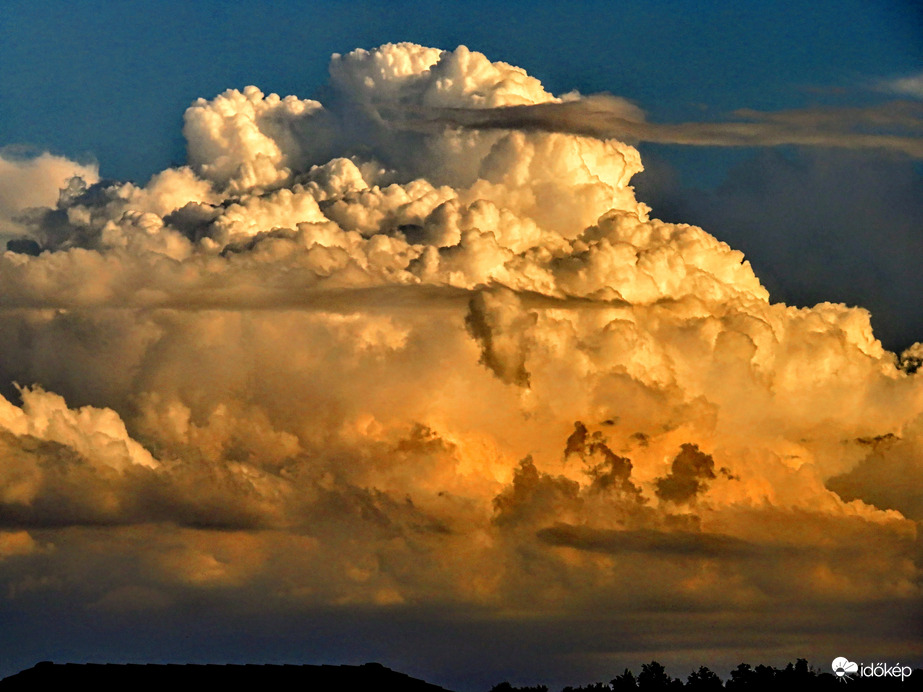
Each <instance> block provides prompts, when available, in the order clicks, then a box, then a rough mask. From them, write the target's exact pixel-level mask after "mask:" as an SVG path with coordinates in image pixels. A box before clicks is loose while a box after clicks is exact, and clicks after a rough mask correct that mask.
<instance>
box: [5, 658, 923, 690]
mask: <svg viewBox="0 0 923 692" xmlns="http://www.w3.org/2000/svg"><path fill="white" fill-rule="evenodd" d="M197 684H201V685H208V686H211V687H212V688H214V687H215V686H223V685H227V686H228V687H230V686H232V685H233V686H241V685H242V686H249V685H255V686H260V687H276V686H278V687H277V688H278V689H304V690H338V691H339V690H356V691H365V690H389V691H392V690H393V691H394V692H448V690H446V689H445V688H443V687H439V686H438V685H432V684H430V683H428V682H424V681H423V680H418V679H416V678H412V677H410V676H409V675H405V674H404V673H398V672H396V671H393V670H391V669H389V668H386V667H384V666H383V665H381V664H379V663H366V664H364V665H361V666H328V665H196V664H186V665H179V664H147V665H143V664H111V663H109V664H99V663H51V662H48V661H43V662H41V663H38V664H36V665H35V666H34V667H32V668H28V669H26V670H24V671H22V672H19V673H16V674H15V675H11V676H9V677H7V678H4V679H3V680H0V692H15V691H16V690H30V691H32V690H36V689H46V688H58V689H68V688H70V687H79V686H84V685H89V686H92V688H95V689H96V690H97V691H98V692H105V691H106V690H115V689H120V690H122V689H131V690H132V692H139V691H141V692H143V691H144V690H148V689H150V690H155V689H156V690H157V691H158V692H162V691H163V689H164V686H165V685H182V686H187V685H197ZM844 684H845V685H848V686H844ZM52 686H54V687H52ZM58 686H61V687H58ZM790 687H791V688H792V689H797V690H801V689H804V690H811V691H812V692H814V691H820V692H824V691H826V690H837V691H840V690H857V691H858V690H923V670H921V669H916V670H914V671H913V672H912V674H910V675H908V676H905V677H904V679H903V680H901V678H900V677H894V676H887V675H882V676H879V677H862V676H861V675H858V674H854V675H853V676H851V677H849V678H843V677H841V678H838V677H837V676H835V675H833V674H832V673H827V672H822V671H817V670H814V669H812V668H809V667H808V664H807V661H806V660H804V659H798V662H797V663H795V664H792V663H789V664H788V666H786V667H785V668H772V667H770V666H762V665H760V666H756V667H755V668H752V667H751V666H750V665H749V664H747V663H741V664H740V665H739V666H737V668H735V669H734V670H733V671H731V675H730V677H729V678H728V679H727V680H726V681H725V680H722V679H721V678H720V677H719V676H718V675H717V674H715V673H714V672H712V671H711V670H709V669H708V668H704V667H703V668H699V669H698V670H697V671H695V672H693V673H691V674H690V675H689V676H688V678H687V679H686V680H685V681H683V680H682V679H681V678H673V677H671V676H670V675H668V674H667V672H666V670H665V669H664V667H663V666H662V665H660V664H659V663H657V662H656V661H652V662H651V663H648V664H645V665H643V666H641V672H640V673H639V674H638V675H637V676H636V675H635V674H634V673H633V672H632V671H630V670H627V669H626V670H625V671H624V672H623V673H622V674H621V675H617V676H616V677H615V678H613V679H612V680H611V681H609V682H608V683H603V682H596V683H592V684H589V685H583V686H580V687H565V688H564V690H563V691H562V692H627V691H630V690H638V691H640V692H681V691H683V690H691V691H694V692H718V690H732V691H750V690H758V691H760V692H762V691H764V690H765V691H771V690H785V689H788V688H790ZM490 692H548V688H547V687H545V686H544V685H539V686H535V687H515V686H513V685H511V684H510V683H508V682H501V683H500V684H498V685H495V686H494V687H493V688H492V689H491V690H490Z"/></svg>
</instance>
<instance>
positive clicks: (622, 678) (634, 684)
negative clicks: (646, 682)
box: [609, 668, 638, 692]
mask: <svg viewBox="0 0 923 692" xmlns="http://www.w3.org/2000/svg"><path fill="white" fill-rule="evenodd" d="M609 686H610V687H611V688H612V692H628V690H636V689H638V681H637V680H635V674H634V673H632V672H631V671H630V670H628V668H626V669H625V672H624V673H622V674H621V675H616V676H615V677H614V678H613V679H612V681H611V682H610V683H609Z"/></svg>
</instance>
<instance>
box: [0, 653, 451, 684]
mask: <svg viewBox="0 0 923 692" xmlns="http://www.w3.org/2000/svg"><path fill="white" fill-rule="evenodd" d="M193 685H196V686H198V685H202V686H203V688H202V689H213V688H214V687H215V686H220V687H222V688H224V689H231V688H232V686H233V688H234V689H239V688H241V687H243V688H244V689H277V690H360V691H361V690H395V692H447V690H445V688H442V687H439V686H437V685H431V684H429V683H427V682H424V681H422V680H417V679H416V678H412V677H410V676H409V675H405V674H403V673H398V672H395V671H393V670H391V669H389V668H385V667H384V666H383V665H380V664H378V663H366V664H365V665H361V666H323V665H321V666H310V665H300V666H296V665H154V664H149V665H139V664H125V665H114V664H94V663H49V662H47V661H44V662H42V663H39V664H37V665H35V666H34V667H33V668H29V669H27V670H24V671H22V672H20V673H17V674H15V675H11V676H10V677H8V678H4V679H3V680H0V690H2V692H15V691H16V690H29V691H30V692H34V691H35V690H56V689H63V690H66V689H77V688H84V687H86V689H90V690H116V689H118V690H132V692H139V691H143V690H148V689H150V690H157V691H158V692H163V690H164V689H170V686H182V687H183V688H187V687H190V686H193ZM225 686H226V687H225Z"/></svg>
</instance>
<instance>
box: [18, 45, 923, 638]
mask: <svg viewBox="0 0 923 692" xmlns="http://www.w3.org/2000/svg"><path fill="white" fill-rule="evenodd" d="M572 103H577V104H578V106H576V107H579V108H583V107H584V105H585V103H584V102H583V101H580V100H577V101H574V97H572V96H567V97H555V96H554V95H552V94H550V93H548V92H546V91H545V90H544V88H543V87H542V86H541V84H540V83H539V82H538V80H536V79H534V78H532V77H530V76H529V75H528V74H526V73H525V72H524V71H523V70H521V69H519V68H516V67H513V66H510V65H506V64H504V63H493V62H491V61H490V60H489V59H488V58H486V57H485V56H483V55H481V54H479V53H475V52H472V51H469V50H468V49H465V48H458V49H456V50H455V51H448V52H447V51H440V50H436V49H431V48H424V47H421V46H416V45H412V44H395V45H387V46H382V47H381V48H378V49H375V50H371V51H365V50H358V51H354V52H353V53H350V54H347V55H343V56H334V58H333V61H332V63H331V96H330V99H329V103H324V104H321V103H319V102H316V101H306V100H301V99H298V98H296V97H285V98H280V97H278V96H277V95H274V94H269V95H266V94H264V93H262V92H261V91H259V90H258V89H256V88H255V87H248V88H246V89H244V90H243V91H234V90H231V91H227V92H225V93H223V94H221V95H219V96H217V97H215V98H213V99H212V100H205V99H201V100H199V101H197V102H196V103H195V104H193V105H192V106H191V107H190V108H189V110H187V112H186V125H185V128H184V133H185V135H186V137H187V141H188V149H189V165H188V166H184V167H178V168H174V169H169V170H167V171H164V172H162V173H160V174H159V175H157V176H155V177H154V178H152V179H151V181H150V182H149V183H148V184H147V185H145V186H143V187H139V186H136V185H133V184H131V183H120V182H113V181H96V180H95V179H94V178H93V176H91V175H86V176H83V177H82V178H80V179H72V180H71V181H70V182H69V183H67V185H66V188H65V189H64V191H63V192H62V193H61V194H60V195H59V196H58V197H57V201H54V200H49V201H47V202H45V204H46V207H45V208H44V209H39V210H34V211H32V212H30V213H29V214H28V217H27V230H28V233H29V239H30V240H31V242H32V243H33V245H30V246H29V249H30V250H34V251H29V252H24V251H22V250H25V249H27V248H26V247H25V246H23V245H14V246H11V248H10V250H9V251H7V252H6V253H4V254H3V255H2V256H0V333H2V334H3V335H4V338H3V339H2V340H0V384H2V385H3V387H4V389H3V391H4V393H5V395H6V398H5V399H2V400H0V445H2V456H0V459H2V466H0V469H2V473H0V531H2V532H3V533H0V560H2V561H0V579H2V580H3V581H4V584H5V587H6V591H5V593H6V594H7V595H8V596H7V597H8V600H9V601H10V602H12V603H13V604H14V606H11V607H16V608H26V609H28V608H31V607H34V604H35V603H38V602H40V601H41V598H42V597H43V596H42V594H46V593H56V594H58V596H59V598H60V599H62V602H66V603H69V604H72V607H73V608H75V609H84V608H92V609H94V612H106V613H119V612H129V611H130V612H145V611H146V609H159V610H166V611H170V612H172V611H171V609H173V608H176V612H177V613H180V612H183V611H182V607H184V606H182V605H181V604H184V603H185V604H187V605H188V604H189V603H193V602H195V603H199V602H204V601H201V600H197V599H205V600H206V601H207V600H208V599H217V600H215V601H214V602H219V601H222V599H229V600H231V601H234V603H235V605H234V608H237V609H238V610H235V611H234V612H249V611H248V610H247V608H248V607H249V606H248V605H247V604H250V603H260V604H262V606H261V607H264V608H266V609H269V610H270V611H272V612H273V613H277V614H278V615H279V617H280V618H282V617H286V616H287V615H286V614H290V613H304V612H311V611H312V609H314V610H317V609H326V610H325V612H330V611H329V609H333V610H334V611H337V612H347V611H350V612H351V609H361V608H366V609H369V608H370V609H372V610H373V611H374V612H378V611H377V610H375V609H392V610H390V611H387V612H394V611H396V610H398V609H402V608H403V609H408V610H406V611H401V612H414V613H418V614H420V617H421V618H423V619H426V617H428V616H431V615H432V614H433V613H436V612H440V611H441V610H442V609H445V608H452V609H454V610H453V612H457V613H459V614H460V615H459V618H460V619H461V620H465V619H466V618H467V617H468V615H466V614H470V613H473V612H475V611H476V612H478V613H482V614H485V613H486V614H489V616H490V617H491V618H496V619H498V620H504V619H505V618H507V617H511V616H512V615H511V614H516V613H520V614H521V613H526V612H528V613H532V614H533V615H535V616H540V617H542V618H552V619H553V618H556V617H561V618H565V619H566V618H578V619H579V618H583V617H585V616H586V614H587V613H599V612H604V611H605V610H607V609H614V610H619V609H622V610H623V611H624V612H628V611H629V610H632V609H637V608H639V607H641V606H639V604H642V605H643V604H647V605H645V606H644V607H648V606H649V607H650V608H654V609H655V610H656V611H657V612H658V613H660V614H661V615H663V614H665V613H668V612H672V611H675V610H677V609H688V608H703V609H706V610H708V611H709V612H724V611H725V610H728V611H729V612H737V611H739V610H748V609H757V610H759V609H765V610H767V611H771V610H773V609H775V608H776V607H777V606H778V605H779V604H780V603H785V604H789V605H791V604H796V605H797V604H805V605H806V609H805V612H806V613H808V615H807V616H806V617H808V616H810V617H812V618H813V617H815V616H816V613H817V608H816V607H815V606H817V604H818V603H819V602H820V601H823V602H824V603H828V602H836V603H838V604H843V603H848V604H854V605H857V608H858V606H862V605H864V604H869V603H872V602H876V603H878V602H882V601H885V600H887V601H888V602H894V603H898V604H903V605H904V606H905V607H906V608H917V607H918V604H919V602H920V601H919V597H920V572H919V565H920V562H919V542H918V540H917V531H918V523H917V520H918V512H917V510H918V502H917V501H916V500H914V499H913V497H909V496H905V495H904V494H898V495H899V496H898V495H895V494H893V493H888V492H885V491H884V490H883V488H886V487H887V485H888V479H890V478H892V476H893V475H894V474H895V473H897V470H898V469H905V470H906V469H908V468H909V469H916V471H914V473H917V471H918V470H919V455H916V454H915V452H914V450H916V449H917V448H918V446H919V445H920V444H921V439H923V438H921V436H920V432H919V431H920V429H921V428H920V422H919V421H920V420H923V388H921V384H920V380H919V375H917V374H915V373H914V372H913V370H914V368H912V367H909V366H908V365H907V363H909V362H910V359H912V357H913V355H914V354H915V353H916V351H915V350H913V349H911V350H910V351H908V352H907V353H906V354H905V358H904V360H903V361H899V359H898V357H897V356H895V354H893V353H890V352H888V351H886V350H885V349H884V348H883V347H882V345H881V343H880V342H879V341H878V340H877V339H876V338H875V335H874V334H873V332H872V330H871V327H870V323H869V315H868V313H867V312H866V311H865V310H863V309H861V308H850V307H847V306H845V305H842V304H833V303H821V304H818V305H816V306H814V307H810V308H795V307H790V306H786V305H784V304H781V303H772V302H770V300H769V294H768V292H767V291H766V289H765V288H764V287H763V285H762V284H761V283H760V281H759V279H758V278H757V276H756V275H755V274H754V272H753V271H752V268H751V267H750V265H749V263H748V262H747V261H746V259H745V258H744V256H743V254H742V253H741V252H739V251H737V250H734V249H732V248H730V247H729V246H728V245H726V244H725V243H722V242H720V241H718V240H717V239H716V238H714V237H713V236H711V235H710V234H709V233H707V232H706V231H705V230H703V229H701V228H698V227H696V226H690V225H687V224H674V223H667V222H664V221H661V220H658V219H655V218H651V216H650V209H649V208H648V207H647V206H646V205H645V204H643V203H640V202H638V201H637V200H636V199H635V196H634V190H633V189H632V187H631V185H630V181H631V177H632V175H634V174H635V173H637V172H638V171H640V170H641V162H640V158H639V156H638V153H637V151H636V150H635V149H634V148H633V147H631V146H630V145H628V144H625V143H623V142H621V141H618V140H617V139H613V138H611V135H612V133H610V132H608V131H607V132H600V131H595V132H575V131H572V130H566V131H557V129H555V128H538V127H531V126H526V125H525V124H523V123H519V124H514V123H512V122H507V123H506V124H505V125H503V127H500V126H499V125H496V124H493V125H489V126H488V125H484V124H483V123H481V124H478V121H475V120H472V121H471V122H470V123H467V125H468V126H467V127H464V128H453V129H443V128H439V129H435V130H433V129H429V128H422V129H406V128H399V127H395V125H394V122H393V120H391V119H389V118H390V116H389V113H390V112H393V111H395V110H403V111H405V112H411V113H412V112H415V111H419V109H434V108H435V109H460V111H459V112H464V113H466V114H475V113H478V112H481V111H483V112H484V113H486V114H487V115H488V116H491V115H493V114H495V113H496V112H497V109H507V108H513V109H515V108H525V109H527V111H526V112H544V111H531V110H528V109H533V108H540V107H543V106H548V107H555V108H557V107H558V106H561V107H562V108H569V107H571V106H568V104H572ZM580 104H584V105H580ZM620 108H622V109H623V110H624V114H626V116H627V115H631V114H633V113H634V111H633V110H632V109H631V107H629V106H628V105H625V104H622V105H621V106H620ZM453 112H454V111H453ZM504 112H506V111H504ZM550 112H553V113H556V112H557V111H550ZM563 112H567V111H563ZM634 115H637V114H636V113H634ZM634 115H632V117H634ZM466 117H467V116H466ZM607 117H608V116H607ZM545 130H548V131H545ZM586 135H592V136H586ZM899 366H900V367H899ZM14 383H15V384H16V385H17V386H14ZM889 435H891V436H894V437H895V438H898V437H899V438H900V439H901V444H900V445H894V446H893V447H888V446H886V445H885V446H881V447H880V448H876V449H875V451H874V453H870V451H869V448H868V446H867V445H864V444H862V443H859V442H857V440H863V439H878V438H881V439H890V438H888V436H889ZM24 531H25V532H27V534H26V535H25V536H24V535H22V532H24ZM34 532H38V533H40V537H39V538H36V539H35V542H34V543H33V542H32V538H30V537H31V536H32V533H34ZM857 554H858V555H859V557H854V559H852V560H849V559H847V555H853V556H856V555H857ZM7 555H8V556H9V557H5V556H7ZM767 556H769V557H771V558H772V559H768V557H767ZM39 575H40V576H39ZM209 602H211V601H209ZM176 604H180V605H176ZM69 607H71V606H69ZM81 612H82V611H81ZM382 612H384V611H382ZM857 612H858V610H857ZM427 614H429V615H427ZM812 626H813V625H812ZM702 636H706V633H705V632H704V630H703V632H702ZM779 636H784V633H783V634H780V635H779ZM905 640H908V641H909V639H908V638H907V636H906V633H905V635H904V639H900V641H902V642H904V641H905ZM903 645H904V644H902V646H903ZM907 646H909V644H907Z"/></svg>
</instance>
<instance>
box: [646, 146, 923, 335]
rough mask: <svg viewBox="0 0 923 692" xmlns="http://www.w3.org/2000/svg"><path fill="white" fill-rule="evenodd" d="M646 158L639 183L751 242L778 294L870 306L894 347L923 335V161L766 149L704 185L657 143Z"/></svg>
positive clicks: (670, 215) (674, 206) (737, 243)
mask: <svg viewBox="0 0 923 692" xmlns="http://www.w3.org/2000/svg"><path fill="white" fill-rule="evenodd" d="M645 162H646V165H647V171H645V172H644V173H642V174H641V175H639V176H637V177H636V178H635V181H634V183H635V186H636V189H637V192H638V197H639V198H640V199H643V200H644V201H646V202H648V203H649V204H650V205H651V206H652V207H653V210H654V211H653V214H654V215H655V216H657V217H658V218H662V219H664V220H667V221H674V222H679V221H683V222H686V223H693V224H696V225H699V226H702V227H703V228H704V229H705V230H707V231H708V232H710V233H713V234H714V235H715V236H716V237H718V238H719V239H721V240H723V241H725V242H727V243H729V244H730V245H731V246H732V247H735V248H738V249H740V250H742V251H743V252H744V254H745V255H746V257H747V259H748V260H749V261H750V263H751V264H752V265H753V267H754V270H755V271H756V273H757V275H758V276H759V277H760V279H761V281H762V282H763V283H764V284H765V285H766V286H767V288H769V291H770V294H771V296H772V299H773V300H780V301H783V302H785V303H788V304H792V305H800V306H810V305H814V304H816V303H819V302H823V301H831V302H843V303H846V304H848V305H859V306H862V307H865V308H867V309H868V310H869V311H870V312H871V314H872V325H873V326H874V328H875V335H876V336H877V337H878V338H880V339H881V340H882V342H883V343H884V345H885V346H886V347H887V348H889V349H890V350H897V351H900V350H901V349H903V348H905V347H907V346H908V345H909V344H911V343H913V342H915V341H919V340H921V339H923V311H921V310H920V307H919V300H918V296H919V295H920V294H921V291H923V277H921V274H920V271H919V257H920V248H921V243H923V171H921V170H920V167H919V165H917V164H914V163H912V162H910V161H908V160H906V159H901V158H899V157H896V156H889V155H883V154H882V155H879V154H875V153H873V152H857V151H852V152H846V151H830V150H827V151H822V150H818V149H813V150H806V149H801V150H790V149H789V150H762V151H759V152H756V153H754V154H753V155H751V156H749V157H747V158H745V159H744V160H743V161H741V162H740V163H738V164H737V165H736V166H735V167H733V168H732V169H731V170H730V171H729V172H728V174H727V177H726V179H725V180H724V182H723V183H722V184H721V185H719V186H717V187H715V188H714V189H699V188H698V187H697V186H696V185H695V183H694V182H686V181H684V180H682V179H681V178H680V177H679V176H678V175H677V174H676V172H675V171H673V170H672V169H671V168H670V167H669V166H668V165H667V164H665V163H664V162H663V161H662V159H658V157H657V156H656V155H655V154H654V152H650V153H646V154H645Z"/></svg>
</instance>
